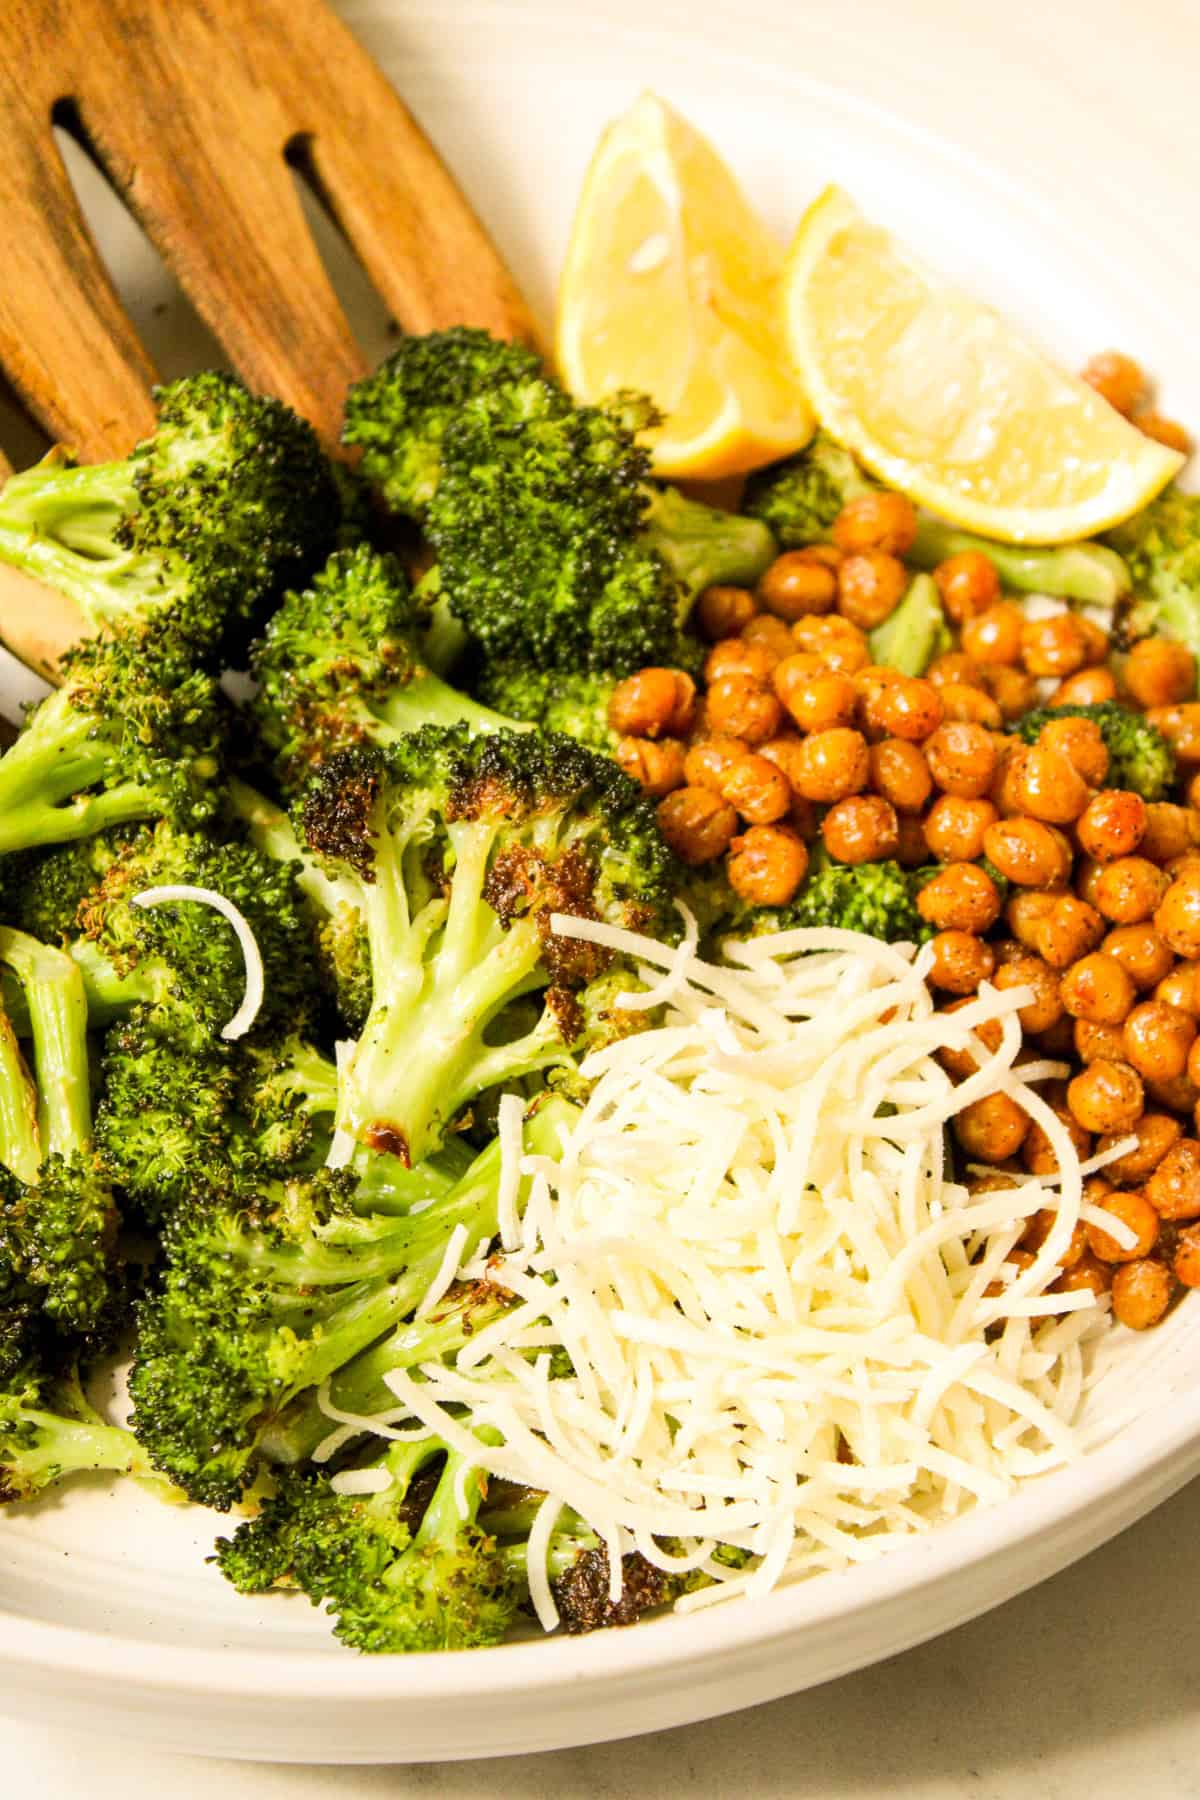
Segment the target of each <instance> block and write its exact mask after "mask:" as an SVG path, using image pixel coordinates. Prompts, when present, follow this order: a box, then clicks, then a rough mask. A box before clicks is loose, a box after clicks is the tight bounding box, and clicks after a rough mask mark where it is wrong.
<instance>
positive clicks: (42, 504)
mask: <svg viewBox="0 0 1200 1800" xmlns="http://www.w3.org/2000/svg"><path fill="white" fill-rule="evenodd" d="M155 399H156V403H157V407H158V425H157V429H156V430H155V433H154V435H153V437H150V438H147V439H146V440H145V441H144V442H143V443H140V444H138V445H137V447H136V448H135V449H134V450H133V451H132V452H131V453H130V455H129V456H128V457H126V458H125V460H124V461H122V462H112V463H98V464H90V465H88V466H86V467H78V466H76V465H75V464H73V463H72V462H70V460H69V459H66V458H64V457H63V455H62V453H61V452H59V451H53V452H51V454H50V456H48V457H47V458H46V459H45V460H44V461H43V462H41V463H39V464H38V465H37V466H36V467H35V468H32V469H28V470H26V471H25V472H24V473H23V474H20V475H14V476H12V477H11V479H10V480H9V481H8V482H7V483H6V484H5V486H4V488H3V489H2V490H0V560H3V561H4V562H7V563H11V564H12V565H13V566H14V567H16V568H19V569H22V570H24V571H25V572H26V573H27V574H29V575H34V576H37V577H38V578H39V579H40V580H42V581H45V582H47V583H48V584H49V585H50V586H51V587H54V588H57V589H58V590H59V591H60V592H61V593H63V594H64V595H66V597H67V599H68V600H70V601H71V603H72V604H73V605H74V606H75V607H76V608H77V609H78V611H79V616H80V633H81V635H82V634H83V633H84V632H85V631H101V630H104V631H107V630H111V629H113V628H114V627H119V628H121V629H123V630H125V631H130V630H136V631H138V632H140V631H141V630H143V629H145V628H146V627H147V626H150V625H154V626H156V627H157V626H160V625H161V624H162V623H163V622H165V621H167V620H169V622H170V624H171V626H172V628H173V629H174V631H175V632H176V634H177V635H178V636H180V637H182V638H185V639H186V640H187V641H188V642H189V643H190V644H191V645H193V647H194V648H195V649H196V650H197V651H200V652H215V651H216V650H218V648H219V647H221V646H222V645H223V644H224V643H226V642H227V641H228V639H229V637H230V634H231V631H233V632H236V628H238V627H240V626H242V625H244V624H245V622H246V621H248V620H249V619H251V618H252V617H253V616H254V614H255V612H256V611H257V609H258V608H259V606H260V605H261V604H262V603H263V602H264V601H265V600H267V599H268V598H269V597H270V596H271V595H272V594H273V593H274V592H275V591H276V590H277V589H278V588H280V587H281V586H283V585H284V584H286V583H287V582H290V581H295V580H297V579H301V578H303V576H304V575H306V574H307V572H308V570H309V569H311V568H312V567H313V566H314V565H315V564H316V563H318V562H319V561H320V560H321V559H322V557H324V556H325V555H327V554H328V552H329V550H330V548H331V547H332V545H333V541H334V535H335V533H336V531H337V529H338V524H339V520H340V517H341V502H340V499H339V496H338V490H337V487H336V485H335V483H334V478H333V476H332V474H331V473H330V470H329V465H328V464H327V462H326V460H325V458H324V456H323V454H322V452H321V449H320V446H319V445H318V443H317V439H316V436H315V434H314V432H313V430H312V428H311V426H309V425H307V424H306V423H305V422H304V421H303V420H302V419H300V418H298V417H297V415H296V414H295V413H293V412H292V411H290V409H289V408H288V407H286V406H284V405H283V403H282V402H281V401H279V400H272V399H268V398H265V397H263V396H259V395H254V394H251V393H249V392H248V391H247V390H246V388H244V387H243V386H242V384H241V382H240V381H238V380H237V378H236V377H235V376H233V375H225V374H218V373H214V372H208V373H205V374H199V375H189V376H185V377H184V378H183V379H182V380H180V381H175V382H172V383H171V384H170V385H169V386H167V387H163V388H159V389H158V390H157V391H156V395H155Z"/></svg>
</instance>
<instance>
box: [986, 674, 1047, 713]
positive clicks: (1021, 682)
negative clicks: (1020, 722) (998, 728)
mask: <svg viewBox="0 0 1200 1800" xmlns="http://www.w3.org/2000/svg"><path fill="white" fill-rule="evenodd" d="M983 686H984V689H985V690H986V692H987V693H988V695H989V696H990V698H991V699H992V700H993V701H994V702H995V704H996V705H997V707H998V708H999V709H1000V718H1001V721H1002V723H1004V724H1008V723H1010V722H1011V721H1012V720H1013V719H1019V718H1020V717H1021V715H1022V714H1023V713H1027V712H1029V711H1030V710H1031V709H1032V708H1033V707H1035V706H1036V705H1037V701H1038V684H1037V681H1036V680H1035V678H1034V677H1033V676H1032V675H1027V674H1026V673H1025V671H1024V669H1015V668H1010V667H1009V666H1008V665H1007V663H989V664H988V666H987V667H986V668H985V669H984V671H983Z"/></svg>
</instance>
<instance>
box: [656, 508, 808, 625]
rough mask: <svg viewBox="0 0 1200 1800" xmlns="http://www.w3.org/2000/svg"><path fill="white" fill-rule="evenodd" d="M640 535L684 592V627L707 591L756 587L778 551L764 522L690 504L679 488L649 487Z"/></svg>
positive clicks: (681, 619)
mask: <svg viewBox="0 0 1200 1800" xmlns="http://www.w3.org/2000/svg"><path fill="white" fill-rule="evenodd" d="M646 492H647V496H648V499H649V505H648V506H647V509H646V512H645V514H644V516H643V519H642V528H641V535H642V537H643V539H644V540H645V542H646V543H648V544H649V545H650V547H651V548H652V549H654V550H657V551H658V554H659V555H660V556H661V557H662V559H663V561H664V562H665V563H666V565H667V567H668V568H669V569H670V571H671V573H672V575H674V577H675V579H676V581H677V582H678V583H679V585H680V588H681V589H682V596H683V605H682V608H681V616H680V621H679V622H680V624H681V625H682V624H683V622H684V620H685V619H686V618H687V615H688V613H689V612H690V611H691V608H692V602H693V601H694V600H695V599H696V596H697V595H698V594H699V593H701V591H702V590H703V589H704V588H706V587H715V586H718V585H722V584H725V583H729V584H731V585H732V586H735V587H753V585H754V583H755V582H756V581H757V580H758V578H759V576H760V575H761V574H762V573H763V571H764V569H766V568H767V567H768V566H769V565H770V564H771V563H772V562H774V560H775V557H776V556H777V554H778V551H779V546H778V545H777V544H776V542H775V538H774V536H773V534H772V532H771V529H770V527H769V526H767V525H764V524H763V522H762V520H761V519H750V518H746V517H745V516H743V515H741V514H738V513H729V512H722V511H721V509H720V508H719V507H716V506H706V505H705V504H704V502H703V501H700V500H689V499H688V498H687V497H686V496H685V495H683V494H681V493H680V492H679V489H678V488H674V487H648V488H647V490H646Z"/></svg>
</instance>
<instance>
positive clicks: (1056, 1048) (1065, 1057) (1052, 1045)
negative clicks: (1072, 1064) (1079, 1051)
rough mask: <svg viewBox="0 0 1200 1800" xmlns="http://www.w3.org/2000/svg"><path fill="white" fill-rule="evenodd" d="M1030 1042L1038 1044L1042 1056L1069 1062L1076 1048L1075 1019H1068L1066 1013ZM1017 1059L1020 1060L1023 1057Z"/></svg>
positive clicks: (1056, 1060)
mask: <svg viewBox="0 0 1200 1800" xmlns="http://www.w3.org/2000/svg"><path fill="white" fill-rule="evenodd" d="M1030 1043H1031V1044H1035V1045H1036V1046H1037V1049H1038V1051H1039V1052H1040V1053H1041V1055H1042V1056H1048V1057H1052V1058H1053V1059H1054V1060H1055V1062H1069V1061H1070V1058H1071V1054H1072V1052H1073V1051H1074V1049H1075V1021H1074V1019H1068V1017H1067V1015H1066V1014H1065V1013H1064V1014H1063V1016H1062V1018H1061V1019H1058V1020H1057V1021H1056V1022H1055V1023H1054V1024H1053V1025H1051V1026H1049V1027H1048V1028H1047V1029H1046V1030H1045V1031H1039V1032H1038V1034H1037V1036H1036V1037H1034V1038H1031V1039H1030ZM1017 1060H1018V1062H1019V1061H1020V1060H1021V1058H1020V1057H1018V1058H1017Z"/></svg>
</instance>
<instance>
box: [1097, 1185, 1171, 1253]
mask: <svg viewBox="0 0 1200 1800" xmlns="http://www.w3.org/2000/svg"><path fill="white" fill-rule="evenodd" d="M1101 1205H1102V1206H1103V1208H1104V1210H1105V1212H1107V1213H1111V1214H1112V1215H1113V1217H1114V1218H1115V1219H1119V1220H1120V1222H1121V1224H1122V1225H1126V1226H1128V1228H1129V1230H1130V1231H1132V1232H1133V1233H1134V1234H1135V1241H1134V1242H1133V1243H1132V1244H1131V1245H1129V1246H1128V1248H1126V1247H1125V1246H1123V1245H1122V1244H1120V1243H1118V1241H1117V1239H1116V1238H1115V1237H1113V1235H1112V1233H1111V1232H1109V1231H1105V1229H1104V1227H1103V1226H1102V1225H1095V1224H1093V1223H1092V1222H1091V1221H1090V1220H1089V1221H1088V1224H1087V1225H1086V1227H1085V1230H1086V1232H1087V1241H1088V1248H1089V1249H1090V1251H1091V1253H1092V1255H1093V1256H1098V1257H1099V1258H1100V1261H1101V1262H1107V1263H1125V1262H1133V1261H1135V1260H1136V1258H1137V1257H1139V1256H1148V1255H1149V1253H1150V1252H1151V1250H1153V1248H1154V1246H1155V1244H1156V1243H1157V1242H1158V1214H1157V1213H1156V1212H1155V1210H1154V1208H1153V1207H1152V1206H1151V1204H1150V1202H1149V1201H1148V1200H1146V1199H1144V1198H1143V1197H1142V1195H1141V1194H1138V1193H1134V1192H1132V1191H1126V1192H1124V1193H1121V1192H1114V1193H1111V1194H1105V1196H1104V1199H1103V1200H1102V1202H1101Z"/></svg>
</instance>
